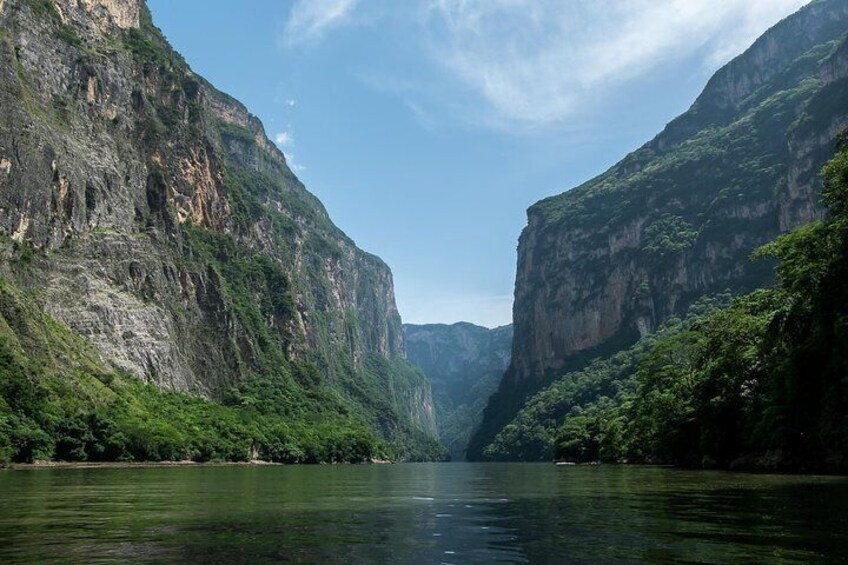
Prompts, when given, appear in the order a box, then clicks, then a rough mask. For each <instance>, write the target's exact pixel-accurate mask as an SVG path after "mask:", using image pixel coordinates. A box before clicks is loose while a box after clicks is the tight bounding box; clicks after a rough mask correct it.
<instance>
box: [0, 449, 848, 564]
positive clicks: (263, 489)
mask: <svg viewBox="0 0 848 565" xmlns="http://www.w3.org/2000/svg"><path fill="white" fill-rule="evenodd" d="M0 507H2V508H4V509H6V510H5V511H4V512H3V513H2V515H0V562H3V563H24V562H28V563H46V562H51V561H52V562H57V563H58V562H62V563H68V562H80V563H90V562H99V563H109V562H125V561H127V560H132V561H133V562H151V563H154V562H155V563H161V562H177V561H179V562H183V563H222V564H223V563H227V564H238V563H271V562H280V561H292V562H322V563H351V562H356V563H368V562H377V563H475V562H480V563H490V562H505V563H522V562H532V563H563V562H574V561H578V562H609V561H618V562H640V561H651V562H656V561H679V560H686V561H689V562H705V563H714V562H722V561H724V562H728V561H734V562H735V561H747V562H751V561H770V562H797V563H808V562H814V561H822V562H834V561H839V560H841V559H843V556H842V553H843V550H842V547H843V545H844V544H845V542H846V541H848V517H846V516H845V515H844V512H843V510H844V509H845V508H848V482H846V480H844V479H841V478H822V477H818V478H817V477H812V478H804V477H776V476H755V475H732V474H723V473H707V472H699V473H690V472H681V471H673V470H667V469H650V468H616V467H570V468H556V467H554V466H551V465H522V464H513V465H509V464H505V465H501V464H498V465H482V464H477V465H475V464H442V465H436V464H434V465H396V466H373V467H367V466H357V467H345V466H341V467H269V468H264V467H202V468H178V469H173V468H147V469H100V470H39V471H15V472H4V473H0Z"/></svg>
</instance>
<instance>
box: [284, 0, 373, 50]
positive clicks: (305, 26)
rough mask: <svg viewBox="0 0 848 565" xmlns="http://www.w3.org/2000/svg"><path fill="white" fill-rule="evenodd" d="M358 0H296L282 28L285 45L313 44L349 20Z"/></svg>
mask: <svg viewBox="0 0 848 565" xmlns="http://www.w3.org/2000/svg"><path fill="white" fill-rule="evenodd" d="M358 1H359V0H297V1H296V2H295V4H294V6H293V7H292V10H291V13H290V14H289V17H288V20H287V21H286V24H285V26H284V28H283V35H282V44H283V45H284V46H285V47H294V46H299V45H310V44H314V43H316V42H318V41H320V40H321V39H323V37H324V35H325V34H326V33H327V32H328V31H330V30H332V29H335V28H338V27H341V26H343V25H345V24H346V23H348V22H349V20H350V17H351V15H352V14H353V11H354V8H355V7H356V4H357V3H358Z"/></svg>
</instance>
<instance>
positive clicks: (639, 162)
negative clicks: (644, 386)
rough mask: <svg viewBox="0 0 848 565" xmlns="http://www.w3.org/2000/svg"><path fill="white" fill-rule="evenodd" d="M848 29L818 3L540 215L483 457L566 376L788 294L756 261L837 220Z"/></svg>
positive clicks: (836, 4)
mask: <svg viewBox="0 0 848 565" xmlns="http://www.w3.org/2000/svg"><path fill="white" fill-rule="evenodd" d="M846 32H848V1H846V0H817V1H814V2H811V3H810V4H808V5H807V6H805V7H804V8H802V9H801V10H799V11H798V12H797V13H796V14H794V15H792V16H791V17H789V18H786V19H785V20H784V21H782V22H780V23H779V24H777V25H776V26H774V27H773V28H772V29H770V30H769V31H768V32H766V33H765V34H764V35H763V36H762V37H761V38H759V39H758V40H757V41H756V42H755V43H754V45H753V46H752V47H751V48H750V49H748V50H747V51H746V52H745V53H744V54H742V55H740V56H739V57H737V58H736V59H734V60H733V61H731V62H730V63H729V64H728V65H726V66H725V67H724V68H722V69H721V70H719V71H718V72H717V73H716V74H715V75H714V76H713V77H712V79H711V80H710V81H709V83H708V84H707V86H706V88H705V89H704V91H703V93H702V94H701V95H700V96H699V97H698V99H697V100H696V101H695V103H694V104H693V105H692V107H691V108H690V109H689V111H687V112H686V113H685V114H683V115H682V116H680V117H678V118H677V119H675V120H674V121H672V122H671V123H670V124H668V126H667V127H666V128H665V130H664V131H663V132H662V133H660V134H659V135H658V136H657V137H656V138H654V139H653V140H652V141H650V142H649V143H647V144H646V145H644V146H643V147H641V148H640V149H638V150H637V151H635V152H633V153H632V154H630V155H628V156H627V157H625V158H624V159H623V160H622V161H621V162H619V163H618V164H616V165H615V166H613V167H612V168H611V169H610V170H609V171H607V172H606V173H604V174H602V175H600V176H599V177H597V178H595V179H592V180H590V181H589V182H587V183H585V184H583V185H582V186H579V187H577V188H574V189H573V190H570V191H568V192H566V193H564V194H561V195H559V196H554V197H551V198H548V199H545V200H543V201H541V202H538V203H536V204H534V205H533V206H532V207H531V208H530V209H529V210H528V225H527V227H526V228H525V229H524V231H523V233H522V235H521V238H520V241H519V248H518V270H517V277H516V285H515V305H514V324H515V340H514V344H513V358H512V362H511V365H510V368H509V370H508V371H507V373H506V375H505V377H504V379H503V381H502V382H501V384H500V386H499V390H498V392H497V393H496V394H495V395H494V396H493V397H492V401H491V402H490V404H489V405H488V406H487V408H486V411H485V415H484V421H483V423H482V425H481V428H480V430H479V432H478V433H477V434H476V435H475V437H474V438H473V440H472V442H471V445H470V450H469V454H470V457H473V458H480V457H482V454H483V451H484V450H485V449H486V447H487V446H488V445H489V444H490V443H491V442H492V441H493V439H494V438H495V436H496V434H497V433H498V432H499V431H500V430H501V429H503V427H504V426H505V425H507V424H508V423H509V422H510V421H511V420H512V418H513V417H514V416H515V414H516V413H517V411H518V410H519V409H520V408H521V407H522V405H523V403H524V401H525V400H526V399H527V398H528V396H529V395H531V394H532V393H534V392H535V391H538V390H539V389H540V388H542V387H544V386H545V385H547V384H549V383H551V382H553V381H554V380H556V379H557V378H559V377H561V376H562V375H565V374H566V373H568V372H569V371H575V370H578V369H580V368H581V367H583V366H585V364H586V363H587V362H589V361H590V360H592V359H593V358H596V357H598V356H606V355H609V354H612V353H615V352H617V351H620V350H622V349H625V348H627V347H629V346H630V345H632V344H633V343H635V342H636V341H637V340H638V339H639V338H640V337H643V336H645V335H647V334H649V333H651V332H653V331H654V330H656V329H657V328H658V327H659V326H660V325H661V324H662V323H663V322H665V321H666V320H667V319H669V318H670V317H671V316H675V315H680V314H682V313H685V312H686V310H687V309H688V308H689V307H690V306H691V305H692V304H694V303H695V302H696V301H697V300H698V299H699V298H700V297H702V296H705V295H714V294H716V293H719V292H722V291H724V290H725V289H727V290H730V291H732V292H733V293H737V294H738V293H743V292H747V291H750V290H752V289H755V288H757V287H760V286H763V285H767V284H770V283H771V282H772V281H773V269H772V267H773V265H772V264H770V263H769V262H768V261H760V262H751V261H750V260H749V256H750V254H751V252H752V251H753V250H754V249H756V248H757V247H759V246H760V245H762V244H764V243H766V242H768V241H770V240H772V239H774V238H775V237H776V236H777V235H779V234H781V233H784V232H786V231H788V230H790V229H792V228H794V227H796V226H799V225H801V224H804V223H807V222H809V221H811V220H814V219H818V218H820V217H821V216H822V213H823V208H822V207H821V205H820V203H819V197H818V194H819V189H820V188H821V179H820V177H819V175H818V173H819V170H820V169H821V167H822V166H823V165H824V163H825V162H826V161H827V159H829V158H830V157H831V156H832V155H833V150H834V146H835V138H836V136H837V134H838V133H839V132H840V131H842V130H843V129H844V128H845V126H846V125H848V43H846V40H845V34H846ZM502 455H503V454H502Z"/></svg>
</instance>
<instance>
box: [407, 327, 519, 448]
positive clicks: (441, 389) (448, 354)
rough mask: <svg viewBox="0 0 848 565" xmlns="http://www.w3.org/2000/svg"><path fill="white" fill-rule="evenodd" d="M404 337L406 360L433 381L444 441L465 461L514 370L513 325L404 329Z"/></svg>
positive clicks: (437, 414)
mask: <svg viewBox="0 0 848 565" xmlns="http://www.w3.org/2000/svg"><path fill="white" fill-rule="evenodd" d="M403 332H404V336H405V338H406V352H407V357H408V358H409V360H410V361H411V362H412V363H414V364H415V365H417V366H418V367H419V368H420V369H421V370H422V371H423V372H424V374H425V375H427V377H428V378H429V379H430V385H431V386H432V390H433V400H434V402H435V407H436V419H437V425H438V428H439V438H440V439H441V441H442V443H443V444H444V445H446V446H447V447H448V449H449V450H450V454H451V458H452V459H453V460H462V459H465V449H466V447H467V445H468V439H469V438H470V436H471V433H472V432H473V431H474V430H475V429H476V427H477V426H478V425H479V424H480V419H481V417H482V415H483V407H484V406H485V405H486V402H487V401H488V399H489V395H491V394H492V393H493V392H494V391H495V389H496V388H497V386H498V383H499V382H500V379H501V377H502V376H503V372H504V370H506V368H507V366H508V365H509V357H510V348H511V346H512V326H503V327H500V328H495V329H492V330H490V329H488V328H484V327H480V326H475V325H473V324H469V323H465V322H461V323H458V324H453V325H444V324H430V325H413V324H404V326H403Z"/></svg>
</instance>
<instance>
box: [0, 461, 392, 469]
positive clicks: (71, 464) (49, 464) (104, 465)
mask: <svg viewBox="0 0 848 565" xmlns="http://www.w3.org/2000/svg"><path fill="white" fill-rule="evenodd" d="M394 464H395V463H394V461H388V460H382V459H375V460H372V461H363V462H362V463H275V462H273V461H263V460H261V459H253V460H250V461H36V462H34V463H11V464H9V465H6V466H0V471H37V470H40V469H145V468H157V467H305V466H317V467H323V466H333V465H394Z"/></svg>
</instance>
